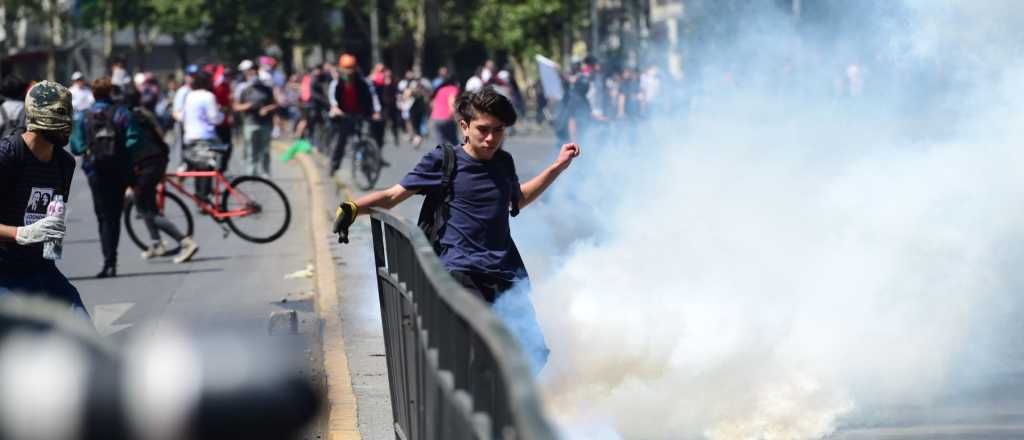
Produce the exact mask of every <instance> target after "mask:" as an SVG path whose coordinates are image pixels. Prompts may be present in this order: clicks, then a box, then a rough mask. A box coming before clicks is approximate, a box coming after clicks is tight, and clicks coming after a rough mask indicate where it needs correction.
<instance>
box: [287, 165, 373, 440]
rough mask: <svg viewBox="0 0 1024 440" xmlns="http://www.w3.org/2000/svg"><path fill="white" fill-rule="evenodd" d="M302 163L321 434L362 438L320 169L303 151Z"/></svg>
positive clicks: (342, 439)
mask: <svg viewBox="0 0 1024 440" xmlns="http://www.w3.org/2000/svg"><path fill="white" fill-rule="evenodd" d="M296 159H298V160H299V163H300V164H301V165H302V172H303V174H305V176H306V183H307V185H309V189H310V199H311V202H312V210H311V211H312V212H311V215H312V220H311V222H312V229H313V251H314V256H315V258H314V260H315V265H316V291H317V295H316V312H317V316H318V317H319V319H320V332H321V334H320V343H321V350H322V353H323V361H324V376H325V382H326V384H327V405H328V407H327V411H328V412H327V422H326V427H325V432H324V437H325V438H326V439H327V440H362V435H361V434H360V433H359V419H358V411H357V408H356V397H355V393H354V392H353V390H352V377H351V375H350V372H349V368H348V356H347V355H346V354H345V337H344V334H343V333H342V327H341V317H340V315H339V310H338V286H337V285H336V283H335V272H334V259H333V258H332V257H331V248H330V246H329V244H328V242H327V240H326V237H329V233H330V229H329V227H328V225H327V219H326V218H325V215H324V213H325V212H327V210H326V204H325V202H324V193H323V188H322V187H321V182H322V181H321V178H320V172H319V171H318V170H317V168H316V165H315V164H314V163H313V159H311V158H310V157H309V155H307V154H299V155H297V156H296Z"/></svg>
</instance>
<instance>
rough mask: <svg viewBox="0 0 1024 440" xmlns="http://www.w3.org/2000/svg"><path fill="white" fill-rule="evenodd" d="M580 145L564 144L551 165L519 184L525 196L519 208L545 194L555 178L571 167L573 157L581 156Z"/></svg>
mask: <svg viewBox="0 0 1024 440" xmlns="http://www.w3.org/2000/svg"><path fill="white" fill-rule="evenodd" d="M580 151H581V150H580V146H579V145H577V144H574V143H569V144H565V145H562V150H561V151H560V152H559V153H558V159H555V162H554V163H552V164H551V165H550V166H548V167H547V168H545V169H544V171H541V172H540V174H538V175H537V177H534V178H532V179H530V180H529V181H528V182H526V183H524V184H522V185H519V188H520V189H521V190H522V192H523V198H522V200H520V201H519V209H523V208H525V207H526V205H529V204H530V203H531V202H533V201H534V200H537V198H539V197H540V195H541V194H544V190H546V189H548V187H549V186H551V184H552V183H554V181H555V179H557V178H558V175H559V174H562V171H565V169H566V168H569V165H571V164H572V161H573V159H575V158H577V157H579V155H580Z"/></svg>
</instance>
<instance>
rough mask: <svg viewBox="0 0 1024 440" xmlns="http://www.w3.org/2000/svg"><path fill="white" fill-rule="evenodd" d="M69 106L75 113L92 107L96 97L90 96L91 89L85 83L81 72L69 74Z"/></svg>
mask: <svg viewBox="0 0 1024 440" xmlns="http://www.w3.org/2000/svg"><path fill="white" fill-rule="evenodd" d="M68 90H70V91H71V108H73V109H74V110H75V113H79V112H84V111H86V110H89V108H90V107H92V105H93V103H95V102H96V99H95V98H93V96H92V89H90V88H89V86H87V85H86V84H85V75H83V74H82V72H75V73H73V74H71V87H68Z"/></svg>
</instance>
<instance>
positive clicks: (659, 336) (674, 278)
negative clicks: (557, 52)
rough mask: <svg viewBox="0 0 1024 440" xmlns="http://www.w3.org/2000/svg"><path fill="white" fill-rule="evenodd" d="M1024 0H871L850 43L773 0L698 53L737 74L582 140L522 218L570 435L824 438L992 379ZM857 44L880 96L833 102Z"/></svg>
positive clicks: (1006, 263) (1012, 217)
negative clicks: (672, 106)
mask: <svg viewBox="0 0 1024 440" xmlns="http://www.w3.org/2000/svg"><path fill="white" fill-rule="evenodd" d="M807 3H809V2H807ZM893 3H895V2H893ZM976 3H984V4H976ZM864 4H874V3H871V2H865V3H864ZM883 4H888V3H883ZM1015 6H1016V2H1011V1H1008V0H1007V1H992V2H969V3H967V2H954V1H930V0H929V1H925V0H907V1H906V2H904V3H901V4H900V7H887V8H877V9H870V8H865V10H862V11H857V12H859V13H861V15H862V16H864V17H867V19H865V20H863V21H861V22H859V23H861V24H862V26H860V27H857V26H853V27H852V28H853V29H854V30H853V31H850V30H849V28H850V26H847V27H846V28H843V29H844V30H843V31H842V32H844V33H842V34H840V35H836V36H834V37H835V38H834V39H835V41H836V42H835V44H834V45H828V44H825V43H821V42H820V41H819V39H818V37H819V35H818V34H813V35H812V34H811V33H810V32H807V31H804V33H803V34H801V36H800V37H796V35H797V34H798V33H797V32H796V31H794V30H792V29H791V28H788V27H786V26H787V25H785V23H789V22H782V21H779V20H781V19H782V18H784V16H782V14H779V13H777V12H771V13H765V14H761V15H759V17H761V18H764V19H765V20H766V21H765V26H761V27H758V29H765V28H769V27H770V26H768V25H771V24H776V25H778V26H776V27H777V28H779V29H780V30H778V31H775V32H774V33H773V34H767V35H766V34H765V33H763V32H759V33H757V34H756V35H741V36H740V37H739V38H738V39H737V41H734V42H731V43H730V45H729V46H728V47H730V48H737V50H736V51H728V50H723V51H719V53H727V54H728V55H719V56H720V57H721V58H720V59H711V60H709V59H705V65H715V66H718V67H715V68H713V69H711V70H710V71H709V72H710V73H707V74H705V75H704V77H703V80H702V82H701V84H703V85H704V86H706V87H720V86H721V84H719V82H718V79H719V76H718V75H717V73H715V72H722V71H734V73H735V74H737V76H738V77H739V78H740V80H739V81H738V83H739V84H738V85H737V86H735V87H734V88H731V89H730V90H729V91H728V93H726V92H725V91H723V90H721V89H715V88H711V89H710V90H707V91H708V93H707V94H706V95H705V97H704V98H702V99H700V100H699V101H697V102H699V105H698V106H697V107H695V109H694V111H693V112H692V113H691V114H690V116H689V117H688V118H685V119H683V118H674V119H670V120H665V121H659V122H658V123H656V124H654V126H653V127H652V128H651V129H650V130H649V131H647V135H648V136H646V137H644V138H643V140H642V141H640V142H637V143H635V144H632V145H629V144H615V145H610V146H607V147H595V146H593V145H586V144H585V145H584V155H583V156H582V157H581V158H580V159H579V160H578V162H577V163H576V164H574V165H573V168H571V169H570V170H569V171H568V172H567V173H566V175H565V176H563V177H562V178H561V179H560V181H559V182H558V183H557V184H556V187H555V189H554V190H553V191H554V194H551V195H550V196H549V197H548V198H547V199H546V200H544V201H543V203H542V204H541V207H540V208H539V209H537V208H533V207H531V209H528V210H525V211H524V212H523V215H522V217H520V218H519V219H518V220H516V222H515V223H514V225H513V229H514V232H515V233H516V236H517V242H518V243H519V244H520V247H521V248H522V249H523V251H524V254H525V255H526V261H527V263H528V265H529V266H530V270H531V273H532V274H533V279H534V280H533V283H534V287H535V289H534V294H533V301H534V302H535V305H536V308H537V315H538V318H539V320H540V323H541V326H542V328H543V330H544V337H545V338H546V340H547V343H548V345H549V346H550V348H551V350H552V352H551V357H550V360H549V363H548V365H547V366H546V368H545V370H544V371H543V373H542V381H543V388H544V392H545V395H546V396H547V400H548V403H549V407H550V408H549V409H550V411H551V413H552V414H554V415H555V416H556V418H557V419H558V420H559V421H560V422H561V423H562V424H563V425H564V426H566V427H567V428H566V430H567V432H568V435H569V436H570V437H571V438H581V439H582V438H597V437H600V436H605V437H609V438H617V437H616V436H614V435H613V433H612V432H614V433H617V434H618V435H621V436H622V437H623V438H625V439H641V438H642V439H680V438H700V437H703V438H708V439H713V440H727V439H728V440H732V439H764V440H798V439H814V438H822V437H824V436H827V435H829V434H831V433H833V432H834V431H835V430H836V429H838V428H841V427H842V426H843V423H844V421H846V420H853V419H856V418H863V417H868V416H869V415H868V414H870V413H869V412H866V411H864V409H867V408H884V407H888V406H895V405H905V404H913V403H921V402H930V401H933V400H934V399H937V398H939V397H941V396H944V395H947V394H948V393H949V392H950V391H951V390H955V389H957V388H958V387H962V386H966V383H967V382H968V381H971V380H973V381H984V380H985V378H984V374H986V373H988V372H991V371H993V368H995V366H994V365H995V364H997V363H998V362H993V361H994V357H996V356H997V355H996V354H995V352H996V351H998V347H999V346H1000V342H1001V341H1000V336H999V334H998V332H994V331H991V330H990V329H991V328H995V327H998V323H999V322H1001V321H1002V320H1005V318H1006V314H1007V309H1012V308H1013V307H1015V305H1016V302H1015V301H1014V300H1013V298H1012V296H1011V295H1010V292H1011V291H1012V290H1013V289H1014V288H1017V287H1019V286H1020V285H1021V282H1020V280H1018V278H1019V277H1018V276H1016V275H1015V274H1016V267H1018V266H1019V264H1020V263H1021V262H1024V261H1022V260H1024V259H1022V256H1024V255H1021V254H1020V253H1019V252H1018V251H1016V250H1015V249H1014V247H1015V243H1021V242H1022V241H1021V239H1022V238H1024V234H1022V232H1024V228H1022V227H1020V226H1019V225H1022V224H1024V222H1022V220H1024V209H1022V207H1024V172H1021V171H1020V169H1021V165H1022V163H1024V162H1022V159H1024V151H1022V150H1021V148H1020V146H1019V144H1018V140H1019V139H1020V135H1021V134H1022V130H1021V129H1020V128H1019V127H1024V124H1021V123H1022V122H1024V121H1022V116H1024V111H1022V110H1024V108H1021V104H1020V103H1022V102H1024V100H1022V98H1024V88H1022V86H1021V82H1020V80H1018V78H1024V76H1022V75H1021V74H1022V73H1024V70H1022V69H1020V68H1019V67H1020V66H1018V65H1017V62H1016V59H1015V58H1014V55H1019V54H1020V51H1019V46H1014V45H1019V43H1017V42H1018V41H1024V40H1021V39H1019V38H1017V39H1013V38H1010V37H1013V36H1017V35H1019V31H1018V30H1017V29H1016V28H1017V27H1019V23H1022V22H1024V21H1022V19H1024V12H1021V11H1017V10H1016V9H1019V8H1015ZM773 11H774V10H773ZM850 13H851V14H852V13H853V11H850ZM872 14H878V15H879V16H878V17H877V19H874V18H875V17H874V16H873V15H872ZM840 15H842V14H840ZM872 23H873V24H872ZM819 31H820V32H828V31H829V30H827V29H826V30H819ZM837 32H838V31H837ZM861 37H863V38H861ZM795 39H799V41H800V51H802V52H801V53H799V54H794V53H792V47H793V44H794V41H796V40H795ZM837 47H841V50H832V49H835V48H837ZM754 48H756V49H757V50H758V51H759V55H758V56H757V57H755V59H753V60H751V59H744V60H739V59H737V58H738V57H742V56H743V55H744V54H746V53H749V52H750V50H752V49H754ZM782 54H789V55H792V56H793V57H794V58H800V59H801V60H800V61H798V64H800V65H801V67H800V68H799V69H798V70H799V72H800V73H798V74H795V78H797V79H794V76H784V75H781V72H782V71H783V70H784V69H782V68H781V67H780V65H781V63H782V62H780V61H778V60H780V59H785V57H784V56H781V55H782ZM771 60H774V61H771ZM851 63H859V64H858V65H861V66H863V68H864V71H865V72H867V73H866V74H865V87H864V93H865V95H864V96H862V97H860V98H848V97H847V98H842V97H836V98H833V99H827V100H826V99H820V98H821V96H822V95H823V94H830V93H835V95H840V94H839V93H837V92H835V89H834V88H832V87H831V85H830V83H831V82H833V81H835V80H836V78H837V77H839V78H840V81H841V78H842V76H843V75H844V73H845V71H844V68H845V67H846V66H847V65H848V64H851ZM716 69H717V70H716ZM787 81H791V82H792V83H793V84H790V86H791V87H787V86H786V84H785V83H786V82H787ZM709 84H716V85H715V86H710V85H709ZM822 84H824V85H825V86H822ZM552 255H554V256H552ZM986 329H988V330H986ZM968 341H970V343H968ZM978 347H984V348H981V349H979V348H978ZM965 365H967V366H965ZM964 371H969V372H970V373H968V374H965V373H964ZM968 376H969V377H968ZM968 379H970V380H968ZM595 420H599V421H601V422H600V423H595V422H594V421H595ZM609 429H610V430H612V431H609ZM595 432H596V433H597V434H594V433H595Z"/></svg>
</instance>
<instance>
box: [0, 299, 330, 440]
mask: <svg viewBox="0 0 1024 440" xmlns="http://www.w3.org/2000/svg"><path fill="white" fill-rule="evenodd" d="M143 333H144V332H139V334H138V335H137V336H136V337H135V338H133V339H132V340H131V341H129V343H128V345H127V347H126V348H125V350H119V349H118V348H117V347H115V346H114V345H113V344H111V343H110V341H108V340H105V339H103V338H101V337H100V336H98V335H97V334H96V332H95V331H94V330H93V329H92V326H91V324H90V323H89V322H87V321H85V320H83V319H81V317H79V316H77V315H74V314H72V313H71V312H70V311H68V309H67V307H66V306H63V305H59V304H56V303H51V302H47V301H41V300H38V299H36V298H30V297H21V296H8V297H4V298H3V299H2V300H0V390H2V391H0V440H65V439H67V440H70V439H82V440H90V439H110V440H115V439H139V440H183V439H196V440H199V439H214V438H216V439H225V438H246V439H287V438H295V437H297V435H298V434H299V433H300V432H302V430H303V429H304V428H305V427H306V426H307V425H308V424H309V423H310V422H311V421H312V420H313V418H314V417H315V416H316V414H317V412H318V410H319V409H320V406H321V402H322V400H321V392H320V390H319V389H317V388H316V387H314V385H313V384H312V382H311V380H310V378H308V377H306V376H305V375H304V374H303V372H302V368H301V366H298V365H297V364H296V362H299V361H297V360H295V359H294V357H291V356H287V355H282V354H281V353H280V352H279V351H275V350H271V349H268V348H267V347H266V345H267V343H266V339H263V340H262V341H263V343H262V344H258V342H260V341H261V340H255V339H248V338H242V337H239V336H237V335H230V334H204V335H202V337H190V336H188V335H186V334H185V333H184V332H182V331H180V329H178V328H176V327H174V326H166V325H163V324H161V326H160V327H159V328H158V329H154V330H153V331H151V332H145V333H151V335H143Z"/></svg>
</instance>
